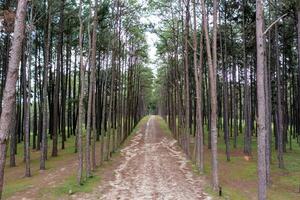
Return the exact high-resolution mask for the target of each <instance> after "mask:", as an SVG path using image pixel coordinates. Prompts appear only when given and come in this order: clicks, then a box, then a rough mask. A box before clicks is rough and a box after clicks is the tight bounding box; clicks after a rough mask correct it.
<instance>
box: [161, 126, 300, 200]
mask: <svg viewBox="0 0 300 200" xmlns="http://www.w3.org/2000/svg"><path fill="white" fill-rule="evenodd" d="M160 124H161V128H162V129H163V130H164V131H165V132H167V133H169V134H171V132H170V130H169V128H168V125H167V124H166V123H165V122H161V121H160ZM219 125H220V124H219ZM220 126H221V125H220ZM204 130H205V131H204V138H205V147H204V150H205V153H204V160H205V164H204V167H205V169H204V172H205V173H204V175H205V177H206V180H207V182H208V185H207V187H206V188H205V191H206V192H207V193H209V194H210V195H211V196H212V197H217V199H219V197H218V194H217V193H216V192H214V191H212V190H211V187H210V186H209V184H210V178H211V160H210V159H211V152H210V150H208V148H207V140H208V127H207V125H205V127H204ZM219 134H220V137H218V162H219V170H218V171H219V181H220V186H221V187H222V192H223V198H220V199H230V200H243V199H245V200H246V199H251V198H254V199H256V196H257V181H258V180H257V179H258V177H257V156H256V155H257V143H256V137H255V136H253V137H252V155H253V157H252V159H250V160H249V161H246V160H245V159H244V154H243V147H244V136H243V134H239V136H238V137H237V149H234V148H233V142H234V140H233V137H232V138H230V153H231V158H230V159H231V161H230V162H228V161H227V159H226V154H225V149H226V146H225V141H224V139H223V130H222V129H219ZM272 139H273V141H272V163H271V181H272V184H271V186H270V187H268V199H271V200H283V199H284V200H293V199H300V193H299V191H298V190H299V187H300V156H299V155H300V147H299V144H297V142H296V140H293V141H292V147H293V149H292V150H290V149H289V144H287V152H286V153H284V163H285V169H279V168H278V162H277V152H276V151H275V150H274V145H275V141H274V138H272ZM191 141H193V137H191ZM190 146H191V152H194V151H193V148H194V143H193V142H191V145H190ZM193 171H194V172H195V173H196V174H199V172H197V167H196V166H195V165H193ZM199 175H200V174H199ZM250 197H251V198H250Z"/></svg>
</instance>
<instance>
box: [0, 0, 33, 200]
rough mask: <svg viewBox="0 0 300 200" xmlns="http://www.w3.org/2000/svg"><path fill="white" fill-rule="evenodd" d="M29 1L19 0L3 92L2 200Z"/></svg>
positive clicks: (0, 124)
mask: <svg viewBox="0 0 300 200" xmlns="http://www.w3.org/2000/svg"><path fill="white" fill-rule="evenodd" d="M26 7H27V0H19V1H18V7H17V12H16V21H15V27H14V34H13V40H12V47H11V51H10V57H9V64H8V71H7V79H6V84H5V88H4V91H3V99H2V113H1V117H0V199H1V195H2V189H3V179H4V167H5V158H6V145H7V142H8V138H9V136H10V133H11V131H12V130H11V128H12V123H14V121H13V120H12V119H13V115H14V114H15V112H14V110H15V104H16V103H15V102H16V82H17V79H18V71H19V64H20V61H21V54H22V42H23V38H24V31H25V30H24V29H25V16H26Z"/></svg>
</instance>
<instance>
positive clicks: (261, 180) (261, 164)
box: [256, 0, 267, 200]
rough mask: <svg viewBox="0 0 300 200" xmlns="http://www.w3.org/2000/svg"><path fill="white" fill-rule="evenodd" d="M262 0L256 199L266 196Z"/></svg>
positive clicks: (258, 26)
mask: <svg viewBox="0 0 300 200" xmlns="http://www.w3.org/2000/svg"><path fill="white" fill-rule="evenodd" d="M263 32H264V14H263V0H256V45H257V46H256V48H257V71H256V73H257V105H258V113H257V115H258V117H257V125H258V138H257V140H258V142H257V145H258V146H257V150H258V152H257V153H258V160H257V167H258V168H257V170H258V199H259V200H265V199H266V198H267V187H266V181H267V180H266V134H267V132H266V123H265V120H266V113H265V110H266V96H265V95H266V91H265V89H266V87H265V77H264V76H265V40H264V33H263Z"/></svg>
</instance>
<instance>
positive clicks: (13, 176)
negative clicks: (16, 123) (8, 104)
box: [3, 117, 149, 200]
mask: <svg viewBox="0 0 300 200" xmlns="http://www.w3.org/2000/svg"><path fill="white" fill-rule="evenodd" d="M148 118H149V117H145V118H143V119H142V120H141V122H140V123H139V124H138V125H137V126H136V127H135V129H134V130H133V131H132V134H131V135H130V136H129V138H128V139H130V138H131V137H132V135H134V133H136V132H137V130H138V129H139V128H140V126H141V125H143V124H144V123H146V122H147V121H148ZM128 139H127V140H126V141H125V143H124V144H123V145H126V142H127V141H128ZM74 140H75V137H71V138H69V139H68V140H67V142H66V143H65V147H66V148H65V149H64V150H61V149H59V156H58V157H51V151H52V149H51V145H52V144H51V141H49V149H48V150H49V153H48V156H49V157H48V160H47V161H46V168H47V170H46V171H44V172H41V171H39V159H40V152H39V151H34V150H32V151H31V172H32V177H30V178H24V172H25V164H24V162H23V148H24V147H23V144H18V154H17V155H16V163H17V167H14V168H10V167H9V163H8V162H9V157H8V158H7V166H6V169H5V183H4V192H3V198H4V199H7V198H13V199H20V198H21V197H23V196H26V195H28V196H30V197H31V198H35V199H47V200H48V199H58V197H59V198H60V199H61V198H64V196H65V197H66V198H67V197H68V195H70V194H74V193H80V192H83V193H84V192H91V191H92V190H93V189H94V188H95V187H96V186H97V185H99V184H100V182H101V175H102V173H103V170H105V169H107V168H109V166H110V165H111V164H112V163H111V161H108V162H105V163H104V164H103V165H102V166H101V167H98V168H97V169H96V170H95V171H94V172H93V177H91V178H88V179H86V181H85V183H84V184H83V185H78V184H77V183H76V175H77V154H75V153H74V150H75V149H74V142H75V141H74ZM84 144H85V143H84ZM96 146H97V149H96V152H97V153H98V152H100V148H99V147H100V142H97V144H96ZM59 147H60V145H59ZM119 155H120V154H119V149H118V150H117V151H116V152H115V153H114V154H113V157H114V158H115V157H118V156H119ZM96 156H97V157H96V160H97V161H98V160H99V155H96ZM51 182H52V183H51Z"/></svg>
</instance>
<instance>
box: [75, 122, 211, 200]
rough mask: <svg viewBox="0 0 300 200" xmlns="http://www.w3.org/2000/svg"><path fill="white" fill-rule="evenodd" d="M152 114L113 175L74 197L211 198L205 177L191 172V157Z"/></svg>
mask: <svg viewBox="0 0 300 200" xmlns="http://www.w3.org/2000/svg"><path fill="white" fill-rule="evenodd" d="M176 143H177V142H176V140H174V139H171V138H170V137H167V136H166V135H165V133H163V131H162V130H161V128H160V126H159V123H158V121H157V119H156V118H155V117H154V116H151V117H150V119H149V120H148V122H147V124H146V126H145V127H144V128H141V129H140V130H139V131H138V132H137V133H136V135H135V136H134V137H133V138H132V139H131V141H130V142H129V145H127V147H125V148H123V149H122V150H121V157H122V158H121V159H122V160H121V161H120V163H119V165H118V166H117V167H116V168H115V169H114V178H113V180H111V181H108V182H106V183H103V184H104V185H102V186H100V187H99V188H98V190H97V191H95V192H93V193H92V194H86V195H84V196H82V197H78V196H77V197H76V198H75V199H99V197H100V199H104V200H112V199H121V200H127V199H128V200H134V199H136V200H142V199H170V200H171V199H172V200H175V199H178V200H185V199H186V200H193V199H210V198H209V197H208V196H207V195H206V194H204V193H203V191H202V189H201V188H203V181H202V180H201V178H199V177H197V176H195V175H194V174H193V173H192V170H191V168H190V166H189V165H188V160H187V159H186V157H185V156H184V154H183V153H182V151H181V150H180V148H179V147H178V146H177V144H176Z"/></svg>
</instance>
